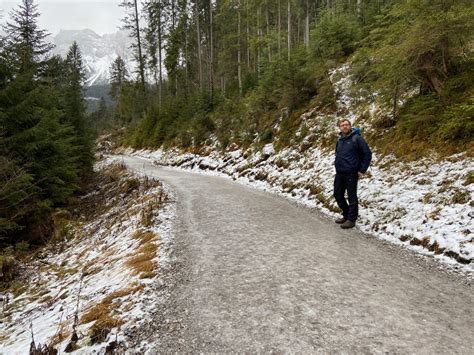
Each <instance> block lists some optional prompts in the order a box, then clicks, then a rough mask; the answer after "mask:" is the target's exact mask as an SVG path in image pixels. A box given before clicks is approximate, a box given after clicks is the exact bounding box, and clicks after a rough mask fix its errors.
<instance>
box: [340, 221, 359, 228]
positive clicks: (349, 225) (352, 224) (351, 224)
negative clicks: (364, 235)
mask: <svg viewBox="0 0 474 355" xmlns="http://www.w3.org/2000/svg"><path fill="white" fill-rule="evenodd" d="M355 225H356V224H355V222H352V221H349V220H347V221H345V222H344V223H343V224H341V228H343V229H349V228H354V227H355Z"/></svg>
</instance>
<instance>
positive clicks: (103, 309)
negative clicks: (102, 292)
mask: <svg viewBox="0 0 474 355" xmlns="http://www.w3.org/2000/svg"><path fill="white" fill-rule="evenodd" d="M143 287H144V286H143V285H140V284H138V285H133V286H131V287H127V288H122V289H120V290H117V291H114V292H112V293H111V294H109V295H107V296H106V297H104V298H103V299H102V301H101V302H100V303H98V304H96V305H94V306H92V307H91V308H89V310H88V311H87V312H86V313H85V314H83V315H82V317H81V324H85V323H90V322H92V321H98V320H101V319H107V318H110V313H111V311H112V310H111V306H112V303H113V302H114V301H115V300H116V299H117V298H122V297H125V296H128V295H130V294H132V293H136V292H138V291H141V290H142V289H143Z"/></svg>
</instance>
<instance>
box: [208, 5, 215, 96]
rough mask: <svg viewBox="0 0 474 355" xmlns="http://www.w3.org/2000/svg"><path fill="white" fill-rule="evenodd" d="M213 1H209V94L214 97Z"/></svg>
mask: <svg viewBox="0 0 474 355" xmlns="http://www.w3.org/2000/svg"><path fill="white" fill-rule="evenodd" d="M212 21H213V20H212V1H209V42H210V43H209V46H210V48H209V94H210V96H211V98H212V97H213V96H214V37H213V36H214V31H213V28H212V27H213V25H212Z"/></svg>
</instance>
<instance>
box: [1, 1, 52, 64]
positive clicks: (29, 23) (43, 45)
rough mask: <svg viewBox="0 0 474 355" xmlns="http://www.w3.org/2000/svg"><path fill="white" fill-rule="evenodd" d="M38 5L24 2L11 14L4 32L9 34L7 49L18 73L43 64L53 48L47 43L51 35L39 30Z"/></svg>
mask: <svg viewBox="0 0 474 355" xmlns="http://www.w3.org/2000/svg"><path fill="white" fill-rule="evenodd" d="M39 16H40V14H39V12H38V5H35V4H34V3H33V0H22V2H21V4H20V5H19V7H18V9H16V10H13V11H12V12H11V14H10V21H7V24H6V26H5V27H4V31H5V32H6V34H7V37H6V48H7V49H8V51H9V52H10V53H11V54H12V57H11V58H10V59H11V60H12V62H13V63H14V65H13V68H14V69H16V71H22V72H24V71H26V70H28V69H31V66H33V65H35V64H38V63H41V59H42V57H43V56H44V55H45V54H47V53H48V52H49V51H50V50H51V49H52V47H53V45H52V44H50V43H47V42H46V41H45V39H46V37H47V36H48V35H49V34H48V33H47V32H46V31H45V30H41V29H38V23H37V22H38V17H39Z"/></svg>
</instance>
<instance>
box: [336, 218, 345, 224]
mask: <svg viewBox="0 0 474 355" xmlns="http://www.w3.org/2000/svg"><path fill="white" fill-rule="evenodd" d="M345 221H347V219H345V218H344V217H341V218H338V219H336V220H335V221H334V222H336V223H337V224H343V223H344V222H345Z"/></svg>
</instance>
